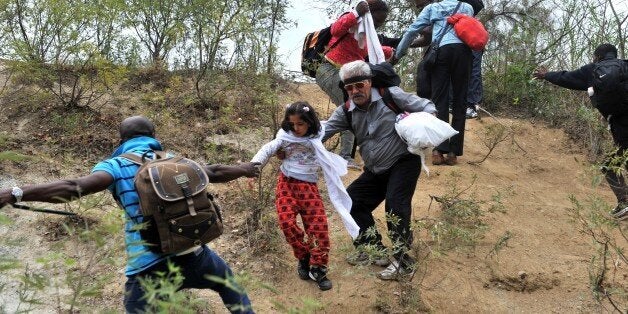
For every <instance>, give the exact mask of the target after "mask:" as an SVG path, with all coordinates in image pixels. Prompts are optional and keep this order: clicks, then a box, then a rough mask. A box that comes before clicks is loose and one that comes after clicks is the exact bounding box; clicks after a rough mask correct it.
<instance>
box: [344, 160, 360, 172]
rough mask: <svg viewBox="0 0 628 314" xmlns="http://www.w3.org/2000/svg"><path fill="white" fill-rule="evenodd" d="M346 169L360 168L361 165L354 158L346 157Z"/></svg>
mask: <svg viewBox="0 0 628 314" xmlns="http://www.w3.org/2000/svg"><path fill="white" fill-rule="evenodd" d="M347 169H356V170H362V165H360V164H359V163H358V162H356V161H355V160H354V159H347Z"/></svg>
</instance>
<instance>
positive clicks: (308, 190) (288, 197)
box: [275, 172, 329, 266]
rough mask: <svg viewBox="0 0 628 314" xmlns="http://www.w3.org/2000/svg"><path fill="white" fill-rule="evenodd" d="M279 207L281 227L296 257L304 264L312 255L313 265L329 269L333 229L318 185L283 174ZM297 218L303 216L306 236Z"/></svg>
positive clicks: (278, 195) (281, 176)
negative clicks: (330, 234) (307, 257)
mask: <svg viewBox="0 0 628 314" xmlns="http://www.w3.org/2000/svg"><path fill="white" fill-rule="evenodd" d="M275 207H276V208H277V216H278V217H279V226H280V228H281V231H283V234H284V235H285V236H286V240H287V241H288V243H289V244H290V246H292V251H293V252H294V256H295V257H296V258H297V259H299V260H301V259H304V258H305V257H306V256H307V255H308V254H309V255H310V265H317V266H327V263H328V261H329V229H328V227H327V216H326V215H325V207H324V206H323V201H322V200H321V195H320V193H319V192H318V187H317V186H316V183H311V182H305V181H301V180H297V179H293V178H290V177H286V176H285V175H284V174H283V173H281V172H280V173H279V179H278V180H277V189H276V190H275ZM297 215H301V221H302V222H303V227H304V228H305V232H304V231H303V230H302V229H301V227H299V225H298V224H297ZM306 234H307V239H306V238H305V235H306Z"/></svg>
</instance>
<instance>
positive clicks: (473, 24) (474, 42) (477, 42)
mask: <svg viewBox="0 0 628 314" xmlns="http://www.w3.org/2000/svg"><path fill="white" fill-rule="evenodd" d="M447 23H449V24H451V25H453V26H454V31H455V32H456V36H458V38H460V40H462V41H463V42H464V43H465V44H467V46H469V47H470V48H471V50H476V51H478V50H483V49H484V47H486V44H487V43H488V32H487V31H486V29H485V28H484V25H482V23H481V22H480V21H479V20H478V19H476V18H474V17H471V16H468V15H465V14H461V13H456V14H454V15H452V16H450V17H448V18H447Z"/></svg>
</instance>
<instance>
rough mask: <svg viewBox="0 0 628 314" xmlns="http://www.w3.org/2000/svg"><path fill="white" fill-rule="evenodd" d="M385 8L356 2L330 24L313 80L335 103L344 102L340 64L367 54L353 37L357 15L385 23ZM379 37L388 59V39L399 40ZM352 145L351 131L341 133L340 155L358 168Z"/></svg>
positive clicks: (378, 2) (374, 1)
mask: <svg viewBox="0 0 628 314" xmlns="http://www.w3.org/2000/svg"><path fill="white" fill-rule="evenodd" d="M388 11H389V8H388V5H386V3H385V2H384V1H382V0H367V1H362V2H359V3H358V4H357V5H356V7H355V10H352V11H350V12H348V13H343V14H342V15H341V16H340V17H339V18H338V19H337V20H336V21H335V22H334V24H333V25H332V26H331V39H330V40H329V45H328V49H327V51H325V55H324V57H323V59H322V62H321V63H320V65H319V66H318V69H317V71H316V84H318V86H319V87H320V88H321V89H322V90H323V91H324V92H325V93H326V94H327V95H328V96H329V97H330V98H331V101H332V102H333V103H334V104H335V105H336V106H342V104H343V103H344V100H343V92H342V89H340V88H338V83H339V81H340V79H339V77H338V71H339V69H340V67H341V66H342V65H343V64H346V63H348V62H351V61H356V60H362V61H364V60H365V58H366V57H367V56H368V50H367V47H366V46H364V47H360V45H359V44H358V41H357V40H356V38H355V33H356V32H357V28H358V19H359V18H361V17H363V16H364V15H365V14H366V13H368V12H370V13H371V15H372V17H373V24H374V26H375V28H378V27H380V26H381V25H383V24H384V23H385V21H386V17H387V16H388ZM380 40H384V41H382V44H383V46H382V49H383V51H384V56H385V58H386V59H388V58H390V57H391V56H392V54H393V48H392V47H390V46H387V44H388V42H391V43H393V42H394V44H395V45H396V44H397V43H398V41H397V40H395V39H390V38H386V37H383V36H381V37H380ZM386 41H388V42H386ZM352 148H353V135H352V134H351V133H350V132H343V133H341V136H340V153H339V155H340V156H342V157H343V158H345V159H347V161H348V167H350V168H358V169H359V165H358V164H357V163H356V162H355V161H354V160H353V158H352V157H351V151H352Z"/></svg>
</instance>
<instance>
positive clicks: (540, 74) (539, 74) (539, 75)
mask: <svg viewBox="0 0 628 314" xmlns="http://www.w3.org/2000/svg"><path fill="white" fill-rule="evenodd" d="M545 74H547V68H545V67H544V66H539V67H537V68H536V69H535V70H534V72H532V76H533V77H534V78H536V79H540V80H544V79H545Z"/></svg>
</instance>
